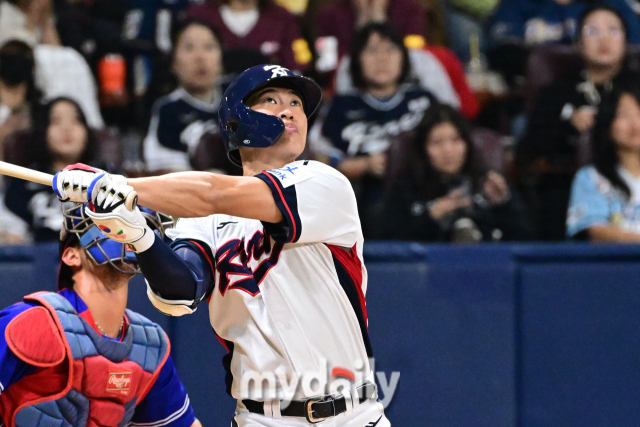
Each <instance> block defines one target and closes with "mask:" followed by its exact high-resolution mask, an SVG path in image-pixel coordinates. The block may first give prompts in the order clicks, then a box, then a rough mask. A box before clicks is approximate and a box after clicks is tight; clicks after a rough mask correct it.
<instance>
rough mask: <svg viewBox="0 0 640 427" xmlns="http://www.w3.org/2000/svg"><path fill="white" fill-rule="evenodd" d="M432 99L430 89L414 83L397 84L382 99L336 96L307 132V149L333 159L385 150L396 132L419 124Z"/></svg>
mask: <svg viewBox="0 0 640 427" xmlns="http://www.w3.org/2000/svg"><path fill="white" fill-rule="evenodd" d="M434 102H436V100H435V98H434V96H433V95H432V94H431V93H430V92H427V91H425V90H423V89H421V88H419V87H415V86H404V87H401V89H400V90H399V91H398V93H396V94H395V95H394V96H393V97H392V98H391V99H388V100H386V101H381V100H378V99H376V98H374V97H373V96H371V95H369V94H367V93H362V92H354V93H352V94H349V95H340V96H336V97H335V98H334V99H333V100H331V101H330V102H329V103H327V104H326V105H325V106H324V107H323V110H322V112H321V113H320V116H319V118H318V121H317V122H316V123H315V125H314V126H313V128H312V130H311V132H310V135H309V143H310V145H311V149H312V150H313V151H314V152H315V153H317V154H321V155H324V156H328V157H331V158H337V159H340V158H342V157H343V156H348V157H352V156H357V155H362V154H377V153H382V152H385V151H386V150H387V149H388V148H389V146H390V145H391V142H393V141H394V140H395V139H396V138H397V137H398V136H399V135H401V134H403V133H405V132H410V131H412V130H413V129H414V128H415V127H416V126H417V125H418V123H420V120H422V117H423V116H424V113H425V111H426V110H427V109H428V108H429V107H430V106H431V105H432V104H433V103H434Z"/></svg>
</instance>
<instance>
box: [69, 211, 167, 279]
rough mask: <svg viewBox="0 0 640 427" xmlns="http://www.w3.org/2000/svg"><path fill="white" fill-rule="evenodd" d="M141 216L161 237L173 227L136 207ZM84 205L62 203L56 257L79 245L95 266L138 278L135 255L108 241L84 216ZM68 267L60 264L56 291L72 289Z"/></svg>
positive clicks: (164, 217)
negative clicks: (60, 228)
mask: <svg viewBox="0 0 640 427" xmlns="http://www.w3.org/2000/svg"><path fill="white" fill-rule="evenodd" d="M138 207H139V208H140V212H142V216H143V217H144V218H145V219H146V220H147V224H148V225H149V227H150V228H151V229H152V230H155V231H158V232H159V233H160V236H161V237H164V234H165V231H166V230H167V229H169V228H172V227H173V225H174V221H173V218H171V217H170V216H168V215H165V214H163V213H160V212H154V211H152V210H151V209H148V208H145V207H142V206H138ZM85 209H87V206H86V204H82V203H63V205H62V214H63V216H64V222H63V227H62V231H61V232H60V255H62V253H63V252H64V250H65V249H66V248H67V247H68V246H70V245H72V244H74V243H75V242H79V243H80V245H81V246H82V247H83V248H84V250H85V251H86V254H87V256H88V258H90V259H91V260H92V261H93V262H94V263H95V264H96V265H105V264H109V265H111V266H112V267H113V268H115V269H116V270H118V271H120V272H122V273H126V274H138V273H140V268H139V267H138V263H137V261H136V254H135V253H134V252H133V251H132V250H130V249H129V248H128V247H127V245H125V244H123V243H119V242H115V241H113V240H111V239H109V238H108V237H107V236H106V235H105V234H104V233H103V232H102V231H101V230H100V229H99V228H98V227H97V226H96V225H95V224H94V223H93V221H92V220H91V218H89V216H87V214H86V213H85ZM71 276H72V273H71V267H69V266H68V265H66V264H65V263H64V262H60V270H59V272H58V289H62V288H70V287H71V286H73V281H72V279H71Z"/></svg>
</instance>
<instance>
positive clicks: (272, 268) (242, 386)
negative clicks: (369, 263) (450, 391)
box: [168, 161, 371, 400]
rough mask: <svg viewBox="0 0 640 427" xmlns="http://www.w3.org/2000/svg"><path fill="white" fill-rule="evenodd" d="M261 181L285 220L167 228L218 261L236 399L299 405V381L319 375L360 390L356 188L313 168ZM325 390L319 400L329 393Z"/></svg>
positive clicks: (225, 219)
mask: <svg viewBox="0 0 640 427" xmlns="http://www.w3.org/2000/svg"><path fill="white" fill-rule="evenodd" d="M257 177H258V178H260V179H262V180H263V181H264V182H265V183H266V184H267V185H268V186H269V188H270V190H271V192H272V193H273V197H274V199H275V201H276V205H277V206H278V208H279V209H280V211H281V212H282V215H283V217H284V220H283V222H282V223H280V224H272V223H264V222H261V221H257V220H251V219H245V218H239V217H233V216H228V215H211V216H208V217H206V218H196V219H181V220H180V221H179V222H178V224H177V227H176V228H175V229H173V230H169V231H168V233H169V236H170V237H171V238H172V239H187V240H192V241H196V242H197V243H198V244H205V245H207V246H209V248H210V249H211V253H212V254H213V257H214V259H213V260H210V261H211V265H212V269H213V271H214V275H215V288H214V290H213V293H212V295H211V297H210V299H209V313H210V314H209V317H210V320H211V325H212V326H213V329H214V331H215V333H216V334H217V335H218V337H219V339H220V341H221V342H223V343H224V344H225V345H226V346H227V348H228V349H229V351H230V355H229V356H228V358H229V357H230V363H229V360H227V361H226V363H225V366H226V367H227V369H228V374H229V373H230V374H231V375H232V376H233V382H232V385H231V390H229V392H230V393H231V395H232V396H233V397H235V398H237V399H246V398H249V399H254V400H274V399H283V397H288V398H289V399H290V398H293V399H296V400H297V399H301V398H303V397H309V396H310V395H312V394H310V393H309V392H308V391H304V387H303V385H302V384H298V383H297V380H298V379H301V381H300V383H304V381H305V379H304V378H305V376H307V379H308V378H309V376H310V375H311V374H314V373H315V374H317V375H316V376H318V378H322V376H323V375H325V376H326V377H327V380H328V382H329V384H331V381H332V377H343V378H350V379H351V380H353V381H355V382H356V383H361V382H362V381H363V380H364V379H365V378H366V377H367V376H369V374H370V368H369V363H368V357H371V348H370V344H369V338H368V335H367V314H366V306H365V298H364V295H365V292H366V288H367V272H366V269H365V267H364V263H363V261H362V245H363V237H362V231H361V227H360V220H359V217H358V211H357V207H356V199H355V195H354V193H353V189H352V188H351V184H350V183H349V181H348V180H347V178H345V177H344V176H343V175H342V174H341V173H340V172H338V171H336V170H335V169H333V168H331V167H329V166H327V165H324V164H322V163H319V162H314V161H297V162H293V163H290V164H288V165H287V166H285V167H283V168H281V169H275V170H270V171H265V172H263V173H261V174H259V175H257ZM270 375H273V376H274V377H275V378H271V379H270V378H269V376H270ZM250 378H254V379H255V380H254V381H247V379H250ZM265 378H266V380H265V381H264V382H263V383H262V384H260V382H261V381H263V380H264V379H265ZM296 384H298V387H297V388H296V389H295V392H294V391H293V390H292V387H295V386H296ZM319 388H320V387H318V388H317V389H315V390H314V393H313V394H316V395H317V394H323V393H325V392H326V391H325V390H321V389H319Z"/></svg>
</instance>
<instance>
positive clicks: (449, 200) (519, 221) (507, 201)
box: [377, 105, 531, 242]
mask: <svg viewBox="0 0 640 427" xmlns="http://www.w3.org/2000/svg"><path fill="white" fill-rule="evenodd" d="M407 148H408V150H409V153H408V154H409V155H408V157H409V166H410V167H409V168H408V171H407V172H408V173H407V174H406V176H405V177H404V178H399V179H398V180H396V181H395V184H394V185H392V186H391V188H390V189H389V190H388V192H387V196H386V197H385V198H384V199H383V203H382V204H381V207H380V210H381V214H380V216H379V217H378V218H377V221H378V223H380V224H384V226H381V227H380V229H379V233H380V234H379V236H378V237H380V238H383V239H393V240H414V241H425V242H446V241H458V242H459V241H465V242H470V241H481V240H484V241H491V240H527V239H530V238H531V235H530V227H529V224H528V223H527V221H526V215H525V211H524V207H523V205H522V204H521V203H520V201H519V198H518V197H517V195H516V194H515V193H514V191H513V190H512V189H511V188H509V186H508V184H507V182H506V180H505V178H504V177H503V176H502V175H500V174H499V173H498V172H495V171H489V170H487V169H486V168H485V167H484V166H483V162H482V159H481V155H480V153H478V152H477V150H476V149H475V148H474V145H473V142H472V140H471V131H470V128H469V124H468V122H467V121H466V120H465V119H464V118H463V117H462V116H461V115H460V114H459V113H458V112H457V111H455V110H454V109H453V108H451V107H449V106H447V105H441V106H434V107H433V108H431V109H430V110H429V111H428V112H427V113H426V114H425V117H424V120H423V121H422V123H421V124H420V126H419V127H418V129H417V130H416V133H415V136H414V138H413V139H412V140H411V144H410V145H409V146H408V147H407Z"/></svg>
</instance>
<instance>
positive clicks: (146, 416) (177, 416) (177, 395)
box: [128, 356, 196, 427]
mask: <svg viewBox="0 0 640 427" xmlns="http://www.w3.org/2000/svg"><path fill="white" fill-rule="evenodd" d="M195 420H196V417H195V415H194V413H193V408H192V407H191V403H190V402H189V396H188V395H187V391H186V390H185V388H184V385H183V384H182V382H180V378H178V372H177V371H176V367H175V365H174V364H173V360H172V359H171V356H169V358H168V359H167V361H166V363H165V364H164V366H163V367H162V370H161V371H160V375H158V379H157V380H156V382H155V383H154V384H153V387H152V388H151V390H150V391H149V393H148V394H147V395H146V396H145V398H144V399H143V400H142V401H141V402H140V403H139V404H138V405H137V406H136V410H135V412H134V414H133V418H132V419H131V422H130V423H129V424H128V425H129V426H132V427H133V426H166V427H190V426H191V424H193V422H194V421H195Z"/></svg>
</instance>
